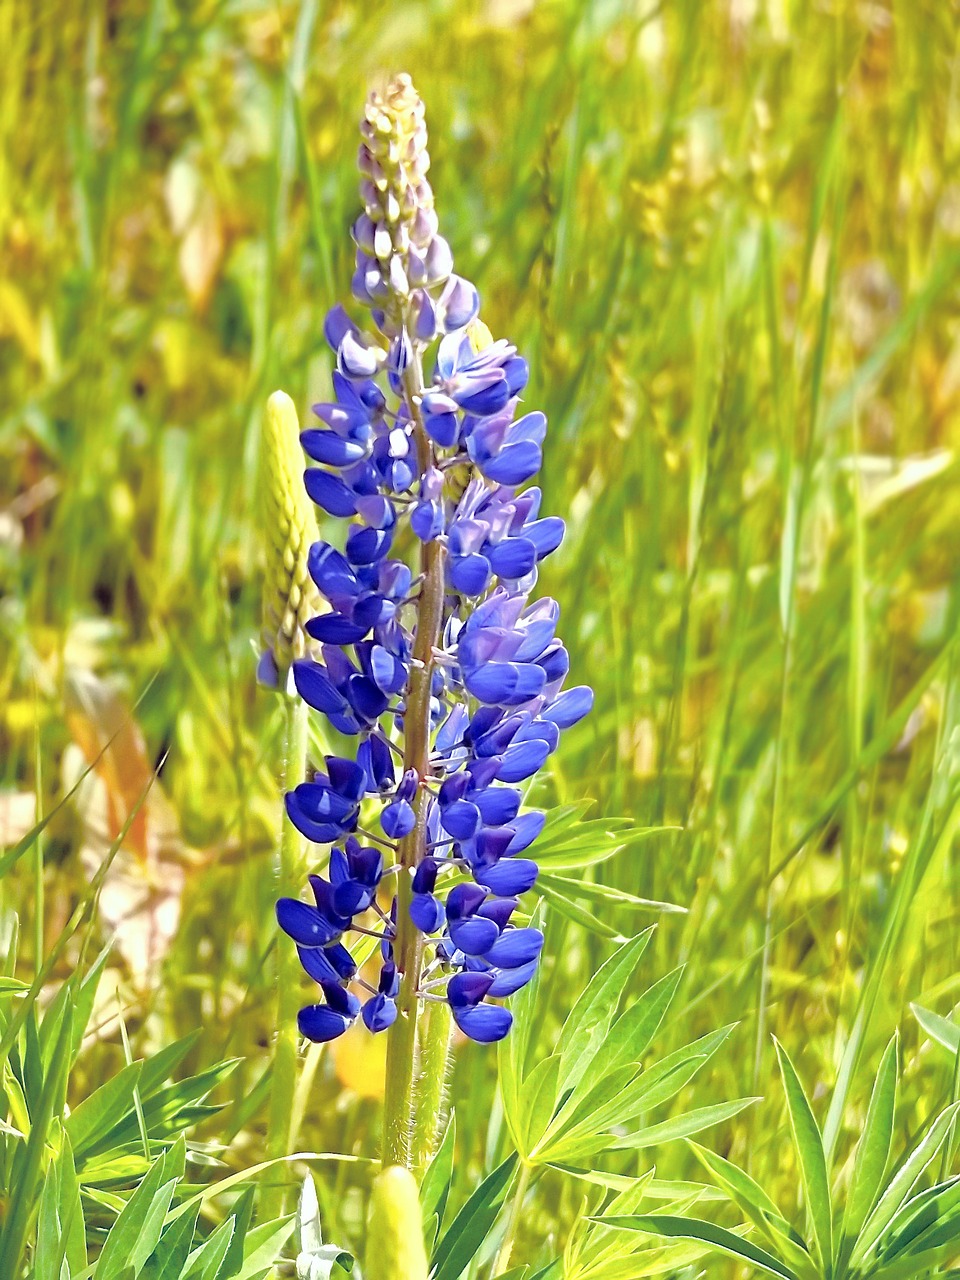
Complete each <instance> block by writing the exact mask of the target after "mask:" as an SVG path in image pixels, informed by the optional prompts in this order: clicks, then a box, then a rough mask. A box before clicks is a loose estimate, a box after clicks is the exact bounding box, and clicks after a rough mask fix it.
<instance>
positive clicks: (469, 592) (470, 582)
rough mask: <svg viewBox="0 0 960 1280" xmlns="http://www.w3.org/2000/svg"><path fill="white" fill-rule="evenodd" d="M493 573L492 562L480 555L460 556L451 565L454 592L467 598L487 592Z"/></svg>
mask: <svg viewBox="0 0 960 1280" xmlns="http://www.w3.org/2000/svg"><path fill="white" fill-rule="evenodd" d="M491 573H492V570H491V568H490V561H489V560H488V559H487V557H486V556H482V555H480V554H479V553H474V554H472V555H469V556H459V557H457V558H455V559H454V560H453V561H452V563H451V565H450V581H451V583H452V584H453V587H454V590H456V591H459V592H461V593H462V594H463V595H465V596H478V595H480V594H482V592H484V591H486V589H487V583H488V582H489V581H490V574H491Z"/></svg>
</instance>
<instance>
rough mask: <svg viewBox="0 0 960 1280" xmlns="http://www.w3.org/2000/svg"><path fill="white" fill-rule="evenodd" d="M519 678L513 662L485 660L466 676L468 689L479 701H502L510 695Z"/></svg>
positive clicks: (465, 681)
mask: <svg viewBox="0 0 960 1280" xmlns="http://www.w3.org/2000/svg"><path fill="white" fill-rule="evenodd" d="M518 679H519V675H518V671H517V667H516V665H515V664H514V663H512V662H485V663H484V664H483V666H481V667H477V669H476V670H475V671H471V672H470V673H469V675H467V676H466V678H465V680H464V683H465V684H466V686H467V691H468V692H469V693H471V694H472V695H473V696H474V697H475V698H476V699H477V700H478V701H479V702H486V703H500V702H503V701H504V699H505V698H508V697H510V695H511V694H512V693H513V692H514V690H515V689H516V687H517V681H518Z"/></svg>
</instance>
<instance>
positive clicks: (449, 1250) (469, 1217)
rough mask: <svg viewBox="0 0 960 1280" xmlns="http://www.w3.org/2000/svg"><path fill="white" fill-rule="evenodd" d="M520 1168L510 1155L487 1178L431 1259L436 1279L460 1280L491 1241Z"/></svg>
mask: <svg viewBox="0 0 960 1280" xmlns="http://www.w3.org/2000/svg"><path fill="white" fill-rule="evenodd" d="M516 1166H517V1157H516V1155H510V1156H508V1157H507V1159H506V1160H504V1162H503V1164H501V1165H498V1167H497V1168H496V1169H494V1171H493V1173H491V1174H489V1175H488V1176H487V1177H486V1178H484V1180H483V1182H481V1183H480V1185H479V1187H477V1189H476V1191H474V1193H473V1194H472V1195H471V1196H470V1199H469V1200H468V1201H467V1202H466V1204H465V1205H464V1206H463V1208H462V1209H461V1210H460V1212H459V1213H458V1214H457V1216H456V1217H455V1218H454V1220H453V1222H451V1224H450V1229H449V1230H448V1231H447V1232H446V1233H445V1234H444V1236H443V1239H442V1240H441V1241H440V1243H439V1245H438V1246H437V1249H436V1252H435V1253H434V1255H433V1258H432V1259H431V1264H430V1265H431V1273H432V1276H433V1280H458V1277H459V1276H461V1275H463V1273H464V1271H465V1270H466V1269H467V1267H468V1266H469V1265H470V1263H471V1262H472V1261H473V1259H474V1258H475V1257H476V1254H477V1252H478V1250H479V1249H480V1246H481V1245H482V1244H483V1243H484V1241H485V1240H486V1239H487V1237H488V1235H489V1234H490V1230H491V1228H492V1227H493V1224H494V1222H495V1221H496V1219H497V1214H498V1213H499V1212H500V1206H501V1205H502V1204H503V1201H504V1197H505V1196H506V1194H507V1187H508V1186H509V1185H510V1182H511V1179H512V1178H513V1172H514V1170H515V1168H516Z"/></svg>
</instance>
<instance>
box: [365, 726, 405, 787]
mask: <svg viewBox="0 0 960 1280" xmlns="http://www.w3.org/2000/svg"><path fill="white" fill-rule="evenodd" d="M357 764H358V765H360V767H361V768H362V769H363V771H364V773H365V774H366V778H367V791H373V792H379V791H385V790H386V789H387V788H389V787H392V786H393V784H394V779H395V776H396V775H395V772H394V767H393V756H392V755H391V753H390V748H389V747H388V746H387V744H386V742H385V741H384V739H383V738H381V737H380V735H379V734H378V733H371V734H370V736H369V738H367V739H366V741H365V742H361V743H360V746H359V748H358V749H357Z"/></svg>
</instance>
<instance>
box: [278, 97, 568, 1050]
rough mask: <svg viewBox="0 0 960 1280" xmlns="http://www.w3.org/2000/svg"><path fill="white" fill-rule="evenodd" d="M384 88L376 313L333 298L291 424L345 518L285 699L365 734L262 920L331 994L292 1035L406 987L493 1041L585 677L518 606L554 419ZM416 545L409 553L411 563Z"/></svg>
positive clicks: (544, 521) (314, 475)
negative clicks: (326, 373)
mask: <svg viewBox="0 0 960 1280" xmlns="http://www.w3.org/2000/svg"><path fill="white" fill-rule="evenodd" d="M411 95H412V97H411ZM376 101H377V104H378V105H377V107H376V112H375V113H374V115H372V116H371V115H369V114H368V117H367V119H366V120H365V122H364V125H363V126H362V129H361V132H362V135H363V142H362V146H361V153H360V167H361V171H362V174H363V180H362V183H361V194H362V197H363V201H364V212H363V213H362V214H361V215H360V217H359V218H358V219H357V221H356V223H355V224H354V229H353V234H354V239H355V241H356V245H357V256H356V271H355V274H354V278H353V295H354V298H355V299H356V300H357V301H358V302H360V303H361V304H363V305H364V306H366V307H368V308H370V311H369V315H370V318H371V320H372V323H373V325H374V327H375V329H376V332H367V331H365V330H364V329H363V328H362V326H361V325H360V324H358V323H356V321H355V320H354V319H352V318H351V317H350V316H349V315H348V314H347V312H346V311H345V310H344V309H343V308H342V307H335V308H334V309H333V310H332V311H331V312H330V313H329V314H328V316H327V318H326V321H325V324H324V334H325V337H326V339H327V341H328V343H329V344H330V347H331V349H332V350H333V352H334V354H335V359H336V371H335V373H334V374H333V391H334V399H333V400H332V401H331V402H329V403H322V404H317V405H315V406H314V411H315V413H316V415H317V418H318V421H319V424H320V425H319V426H316V427H311V428H310V429H309V430H306V431H304V432H303V434H302V443H303V448H304V451H305V452H306V454H307V455H308V457H309V458H310V460H311V463H312V464H315V465H311V466H309V467H308V469H307V470H306V472H305V479H304V483H305V486H306V489H307V492H308V493H309V495H310V496H311V497H312V498H313V500H314V502H316V504H317V505H318V506H319V507H320V508H321V509H322V510H323V511H324V512H326V513H327V515H328V516H331V517H333V518H334V520H335V521H345V522H347V523H346V526H345V527H344V528H341V530H340V532H339V533H331V538H332V541H330V542H326V541H320V542H317V543H316V544H315V545H314V546H313V548H312V549H311V552H310V555H309V561H308V568H309V572H310V576H311V578H312V580H313V582H314V583H315V584H316V587H317V589H318V590H319V592H320V593H321V595H322V596H323V598H324V599H325V600H326V601H327V603H328V604H329V606H330V608H329V611H328V612H326V613H324V614H321V615H320V616H318V617H316V618H313V619H312V620H311V621H309V622H308V623H307V625H306V630H307V632H308V634H309V635H310V636H311V638H312V639H313V640H315V641H316V642H317V643H318V645H319V650H318V652H315V653H314V654H313V656H312V657H310V658H304V659H302V660H299V661H297V662H295V663H294V664H293V678H294V682H295V685H296V689H297V691H298V693H299V695H300V697H302V698H303V699H304V700H305V701H306V702H307V703H308V704H309V705H310V706H311V707H313V708H314V709H316V710H317V711H319V712H321V713H322V714H323V715H324V716H326V718H327V719H328V720H329V721H330V723H331V725H332V726H333V728H334V729H335V730H337V731H338V732H339V733H342V734H345V735H348V736H349V737H352V738H354V739H356V740H357V747H356V752H355V759H348V758H344V757H340V756H329V757H328V758H327V761H326V771H325V772H318V773H316V774H314V775H313V777H312V778H311V779H310V780H309V781H307V782H304V783H302V784H301V785H300V786H299V787H296V788H295V789H294V790H293V791H292V792H291V793H290V794H289V795H288V796H287V797H286V803H287V811H288V813H289V814H290V817H291V820H292V821H293V822H294V823H295V825H296V826H297V827H298V828H299V829H300V831H301V832H302V833H303V834H304V835H305V836H306V837H307V838H308V839H309V840H312V841H314V842H315V843H317V844H329V845H333V846H334V847H333V848H332V850H331V853H330V862H329V872H328V878H324V877H321V876H313V877H311V886H312V889H313V894H314V904H313V905H309V904H307V903H303V902H299V901H295V900H293V899H289V898H287V899H281V901H280V902H279V903H278V904H277V918H278V921H279V924H280V927H281V928H282V929H283V930H284V932H286V933H287V934H288V935H289V936H290V937H291V938H292V939H293V940H294V942H295V943H296V944H297V947H298V952H299V955H300V958H301V961H302V963H303V967H304V969H305V970H306V972H307V973H308V974H309V975H310V977H312V978H313V979H314V980H315V981H317V982H318V983H319V985H320V988H321V991H322V993H323V997H324V1001H325V1003H322V1004H318V1005H312V1006H310V1007H308V1008H306V1009H304V1010H302V1011H301V1014H300V1023H299V1025H300V1029H301V1031H302V1032H303V1034H304V1035H306V1036H307V1037H309V1038H310V1039H313V1040H328V1039H331V1038H333V1037H335V1036H337V1035H340V1034H342V1032H343V1031H345V1030H346V1029H347V1027H348V1026H350V1025H352V1024H353V1023H354V1022H355V1021H356V1020H357V1018H358V1017H362V1020H363V1022H364V1024H365V1025H366V1026H367V1027H368V1028H369V1029H370V1030H371V1031H375V1032H376V1031H383V1030H385V1029H387V1028H388V1027H389V1026H390V1025H392V1023H393V1022H394V1021H395V1020H396V1019H397V1017H398V1016H400V1015H401V1014H402V1013H404V1011H405V1010H407V1011H408V1012H409V1005H405V1004H404V1001H406V1000H407V998H408V995H409V996H410V997H411V998H413V997H416V996H422V997H423V998H428V999H429V998H432V999H436V998H438V992H442V993H443V998H445V999H446V1000H447V1002H448V1004H449V1006H450V1009H451V1012H452V1015H453V1018H454V1020H455V1021H456V1023H457V1025H458V1027H459V1028H460V1029H461V1031H463V1032H464V1034H465V1035H467V1036H470V1037H471V1038H473V1039H475V1040H480V1041H485V1042H490V1041H495V1040H499V1039H501V1038H502V1037H503V1036H504V1035H506V1034H507V1032H508V1030H509V1028H510V1024H511V1015H510V1013H509V1011H508V1010H507V1009H505V1008H504V1007H502V1006H500V1005H498V1004H494V1003H491V1001H496V1000H502V999H505V998H507V997H508V996H510V995H512V994H513V993H514V992H516V991H518V990H519V989H520V988H521V987H522V986H524V985H525V984H526V983H527V982H529V981H530V980H531V978H532V977H533V975H534V973H535V971H536V967H537V964H538V960H539V956H540V951H541V948H542V945H543V936H542V934H541V933H540V931H539V930H538V929H536V928H534V927H532V926H531V925H529V924H527V923H524V922H523V921H524V917H523V913H522V907H521V903H520V899H521V897H522V896H523V895H524V894H525V893H527V892H528V891H529V890H530V889H532V888H533V887H534V885H535V883H536V878H537V864H536V861H535V858H534V857H530V856H523V855H525V854H527V852H528V850H530V848H531V846H533V845H534V844H535V842H536V839H537V837H538V836H539V834H540V832H541V830H542V829H543V824H544V815H543V813H541V812H539V811H536V810H526V809H524V794H523V784H526V783H527V782H528V781H529V780H530V779H531V778H532V777H533V776H534V775H535V774H536V773H537V772H538V771H539V770H540V769H541V768H542V767H543V765H544V764H545V762H546V761H547V759H548V758H549V756H550V755H551V754H552V753H553V752H554V751H555V750H556V748H557V744H558V742H559V738H560V733H561V731H562V730H564V729H567V728H570V727H571V726H572V725H574V724H576V723H577V722H578V721H579V720H581V719H582V718H583V717H584V716H585V715H586V714H587V713H588V712H589V710H590V708H591V705H592V701H593V695H592V693H591V691H590V690H589V689H588V688H587V687H585V686H578V687H573V688H569V689H567V688H565V687H564V686H565V682H566V679H567V674H568V668H569V657H568V654H567V651H566V649H565V648H564V646H563V644H562V643H561V641H560V640H559V639H558V638H557V635H556V629H557V623H558V619H559V608H558V606H557V604H556V601H554V600H551V599H549V598H542V599H538V600H536V601H534V602H532V603H531V601H530V595H531V592H532V591H533V589H534V587H535V586H536V582H537V572H538V566H539V564H540V562H541V561H542V560H543V559H544V558H545V557H546V556H548V555H550V554H552V552H554V551H555V550H556V549H557V548H558V547H559V546H560V544H561V541H562V539H563V534H564V524H563V521H562V520H561V519H560V518H559V517H557V516H552V515H546V516H543V515H541V512H540V507H541V497H542V495H541V493H540V490H539V489H538V488H536V487H535V486H534V487H528V488H524V487H523V486H525V485H528V484H529V481H530V480H531V479H532V477H533V476H534V474H535V473H536V471H537V470H538V469H539V467H540V463H541V459H542V447H543V442H544V437H545V434H546V429H547V422H546V418H545V417H544V415H543V414H542V413H540V412H539V411H537V410H535V409H534V410H530V411H523V412H520V399H519V398H520V396H521V393H522V392H523V390H524V388H525V387H526V384H527V381H528V376H529V370H528V366H527V363H526V361H525V360H524V359H523V358H522V357H521V356H520V355H519V354H518V353H517V351H516V348H515V347H514V346H513V345H512V344H511V343H509V342H508V341H506V340H504V339H500V340H498V341H494V340H493V339H492V338H491V337H490V335H489V333H488V332H487V330H486V329H485V327H484V326H483V325H482V324H480V322H479V321H478V320H477V315H478V310H479V296H478V294H477V290H476V289H475V287H474V286H473V285H472V284H471V283H470V282H469V281H467V280H465V279H463V278H462V277H461V276H458V275H455V274H453V262H452V257H451V255H450V250H449V246H448V245H447V243H446V241H444V240H443V239H442V238H441V237H440V236H439V235H438V234H437V220H436V215H435V213H434V209H433V196H432V192H431V191H430V188H429V184H428V183H427V181H426V178H425V173H426V161H425V159H424V158H423V156H421V154H420V151H419V150H418V148H422V146H423V139H424V137H425V132H424V130H423V127H422V115H423V113H422V104H420V103H419V99H417V98H416V95H415V94H414V93H413V90H412V86H411V85H410V83H409V79H408V78H404V77H399V78H398V79H397V80H395V81H394V82H393V85H392V87H391V89H390V90H388V93H387V97H386V99H384V98H378V99H377V100H376ZM385 104H386V105H385ZM374 118H376V119H377V121H378V122H379V123H378V125H377V128H374V126H373V125H372V124H370V120H372V119H374ZM384 120H386V122H387V123H386V124H384ZM391 121H393V124H391V123H390V122H391ZM391 128H395V129H396V130H397V134H396V138H395V139H394V140H393V141H392V142H391V137H392V136H393V135H390V134H389V129H391ZM378 130H379V131H378ZM384 130H386V131H387V132H384ZM401 143H402V145H401ZM391 147H393V150H391V149H390V148H391ZM424 154H425V153H424ZM398 156H399V157H400V159H399V160H398V159H397V157H398ZM438 339H439V341H438ZM434 344H436V345H434ZM428 369H430V370H432V371H433V372H432V377H430V378H426V379H425V377H424V370H428ZM464 476H466V483H465V484H464ZM411 548H412V549H413V553H414V554H418V555H419V559H420V565H419V567H418V568H417V569H414V568H413V567H412V566H411V564H408V563H407V561H406V560H405V559H404V556H405V555H408V554H411V551H410V549H411ZM391 557H393V558H391ZM431 573H432V574H434V575H439V577H436V578H434V579H430V574H431ZM415 575H416V576H415ZM428 580H429V581H430V585H431V589H433V592H434V594H433V595H432V596H431V597H430V600H431V602H432V612H430V611H429V610H428V606H427V597H426V592H427V586H428ZM428 613H429V617H428ZM441 614H442V616H440V615H441ZM425 628H427V629H428V630H427V633H426V634H424V629H425ZM415 655H417V656H415ZM424 655H427V656H426V658H425V657H424ZM424 668H426V669H427V672H428V677H429V678H428V680H427V681H426V683H425V684H424V682H423V680H422V679H421V677H420V674H419V673H421V672H422V670H423V669H424ZM411 716H413V717H419V718H417V719H414V720H412V721H410V717H411ZM408 721H410V723H408ZM424 735H426V738H427V741H426V742H425V743H424ZM415 744H419V746H417V745H415ZM418 751H419V752H420V753H421V754H420V755H417V752H418ZM368 810H369V814H368V815H367V811H368ZM364 815H367V816H364ZM361 822H362V823H363V825H362V827H361ZM378 822H379V829H380V830H381V831H382V832H383V836H382V837H378V836H376V834H374V833H375V831H376V828H377V825H378ZM360 837H362V840H363V841H364V843H361V838H360ZM387 885H390V889H389V891H388V892H387ZM401 903H402V904H403V908H402V909H403V910H404V912H406V913H407V914H408V916H409V920H410V921H411V922H412V924H413V926H415V929H416V930H417V931H419V933H420V934H421V935H423V946H422V948H418V949H417V950H418V954H419V953H420V952H421V951H422V952H425V954H426V961H425V963H424V965H423V967H422V970H420V971H418V972H416V973H412V972H408V966H409V963H410V961H409V956H408V955H406V954H405V953H404V952H403V946H402V945H401V943H402V938H400V937H398V928H397V922H398V918H399V911H400V904H401ZM516 916H519V921H520V922H519V923H517V922H516V921H515V917H516ZM358 927H359V928H362V929H363V931H364V932H366V933H371V932H373V933H375V934H377V935H378V936H379V937H380V950H381V955H382V966H381V970H380V976H379V980H378V982H377V985H376V986H375V987H374V986H372V985H370V984H368V983H366V982H365V981H364V980H363V979H361V977H360V976H359V975H357V973H356V969H355V966H354V965H353V961H352V960H351V958H350V953H349V951H348V950H347V948H346V946H345V942H344V939H345V937H346V935H347V934H348V932H349V931H350V930H351V929H352V928H358ZM407 931H409V926H407ZM357 984H360V985H362V986H365V987H366V990H367V998H366V999H365V1000H364V1003H363V1004H362V1005H361V1002H360V999H359V998H358V997H357V996H356V995H354V994H353V991H352V987H353V986H355V985H357ZM407 984H409V991H408V985H407Z"/></svg>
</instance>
